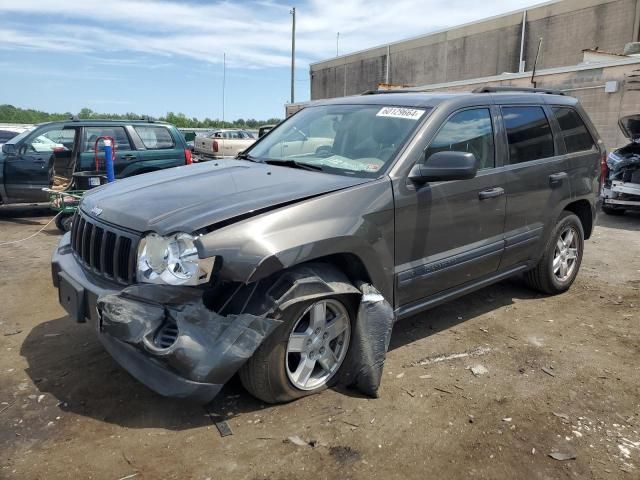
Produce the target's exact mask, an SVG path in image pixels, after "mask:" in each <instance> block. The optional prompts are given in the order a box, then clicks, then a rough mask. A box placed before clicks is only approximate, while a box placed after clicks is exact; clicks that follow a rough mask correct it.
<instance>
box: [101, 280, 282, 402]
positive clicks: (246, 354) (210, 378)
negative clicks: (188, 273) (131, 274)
mask: <svg viewBox="0 0 640 480" xmlns="http://www.w3.org/2000/svg"><path fill="white" fill-rule="evenodd" d="M202 293H203V291H202V290H199V289H196V288H192V287H171V286H158V285H133V286H131V287H128V288H126V289H124V290H122V291H121V292H119V293H117V294H111V295H104V296H101V297H99V298H98V311H99V312H100V322H99V335H100V337H102V338H104V337H111V339H113V340H115V341H116V342H118V343H120V344H125V345H127V346H130V347H132V348H134V350H136V352H137V353H138V354H140V355H142V357H143V358H144V360H146V362H144V361H142V364H145V363H146V367H145V366H143V365H141V361H138V362H135V363H134V364H130V363H129V362H127V361H123V360H122V359H120V358H118V356H117V355H124V356H125V357H131V355H129V354H130V353H131V352H130V350H128V349H126V348H118V349H115V348H114V347H113V345H114V343H113V342H111V343H110V344H111V346H112V348H114V349H115V350H117V351H116V352H115V353H116V354H115V355H114V356H115V357H116V360H118V362H119V363H120V364H121V365H122V366H123V367H124V368H125V369H126V370H128V371H129V372H130V373H131V374H132V375H134V376H135V377H136V378H137V379H138V380H140V381H141V382H142V383H144V384H145V385H147V386H148V387H150V388H151V389H152V390H155V391H156V392H158V393H160V394H162V395H168V396H182V395H181V393H180V392H178V391H174V389H172V388H162V389H161V388H159V381H158V376H159V373H158V368H160V369H161V370H162V371H163V374H166V375H173V377H177V378H178V381H179V382H180V381H181V382H182V383H184V382H185V381H186V382H187V383H189V382H191V383H194V382H195V383H197V384H215V385H223V384H224V383H226V382H227V381H228V380H229V379H230V378H231V377H232V376H233V375H234V374H235V373H236V371H237V370H238V369H239V368H240V367H241V366H242V365H243V364H244V362H246V361H247V360H248V359H249V358H250V357H251V356H252V355H253V352H254V351H255V350H256V348H258V346H259V345H260V344H261V343H262V341H263V340H264V339H265V338H266V337H267V336H268V335H269V334H270V333H271V332H273V330H275V329H276V328H277V327H278V325H280V324H281V323H282V322H281V321H280V320H276V319H273V318H268V317H267V316H266V315H264V316H256V315H251V314H246V313H245V314H239V315H220V314H218V313H216V312H214V311H212V310H209V309H208V308H207V307H206V306H205V305H204V303H203V299H202ZM167 324H173V325H175V327H176V332H177V333H176V338H175V340H174V341H173V342H172V343H171V344H170V345H169V346H167V347H164V348H163V347H161V346H159V345H158V343H157V337H156V335H157V334H158V332H159V331H160V329H161V328H162V327H163V326H164V325H167ZM103 343H104V342H103ZM107 343H109V342H107ZM118 343H116V344H115V345H117V344H118ZM140 355H138V356H137V357H136V358H138V360H140V358H139V357H140ZM156 367H158V368H156ZM166 375H165V376H166ZM173 383H175V382H173ZM174 387H175V386H174ZM183 390H184V389H183ZM187 390H188V389H187ZM218 390H219V389H218ZM215 393H217V391H216V392H215ZM215 393H214V395H215ZM211 398H213V396H212V397H211Z"/></svg>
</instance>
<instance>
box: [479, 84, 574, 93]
mask: <svg viewBox="0 0 640 480" xmlns="http://www.w3.org/2000/svg"><path fill="white" fill-rule="evenodd" d="M500 92H523V93H546V94H548V95H564V94H565V93H564V92H563V91H562V90H553V89H551V88H531V87H490V86H485V87H478V88H476V89H475V90H472V93H500Z"/></svg>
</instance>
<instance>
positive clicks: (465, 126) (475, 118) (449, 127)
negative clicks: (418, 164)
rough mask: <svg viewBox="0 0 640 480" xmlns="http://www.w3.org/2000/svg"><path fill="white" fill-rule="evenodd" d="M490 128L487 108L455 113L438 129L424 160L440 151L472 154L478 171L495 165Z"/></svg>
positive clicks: (491, 127)
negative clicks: (476, 162)
mask: <svg viewBox="0 0 640 480" xmlns="http://www.w3.org/2000/svg"><path fill="white" fill-rule="evenodd" d="M494 150H495V149H494V144H493V126H492V123H491V111H490V110H489V109H488V108H477V109H473V110H464V111H462V112H459V113H456V114H455V115H453V117H451V118H450V119H449V120H447V122H446V123H445V124H444V125H443V127H442V128H441V129H440V131H439V132H438V134H437V135H436V137H435V138H434V139H433V141H432V142H431V144H430V145H429V148H427V150H426V154H425V158H426V159H427V161H428V159H429V157H430V156H431V155H433V154H434V153H436V152H442V151H455V152H469V153H473V154H474V155H475V156H476V158H477V159H478V162H479V164H480V166H479V168H480V169H483V168H492V167H494V166H495V154H494Z"/></svg>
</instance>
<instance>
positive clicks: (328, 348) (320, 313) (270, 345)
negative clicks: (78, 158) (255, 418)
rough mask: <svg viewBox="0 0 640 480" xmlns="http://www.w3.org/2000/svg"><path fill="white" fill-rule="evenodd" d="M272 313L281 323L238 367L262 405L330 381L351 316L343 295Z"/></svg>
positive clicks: (344, 345)
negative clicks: (275, 314)
mask: <svg viewBox="0 0 640 480" xmlns="http://www.w3.org/2000/svg"><path fill="white" fill-rule="evenodd" d="M278 316H279V317H280V319H281V320H283V324H282V325H281V326H280V327H279V328H278V329H277V330H276V331H275V332H274V333H273V334H272V335H271V336H269V337H268V338H267V339H266V340H265V342H264V343H263V344H262V345H260V347H259V348H258V349H257V350H256V351H255V353H254V354H253V357H251V358H250V359H249V360H248V361H247V363H245V364H244V365H243V367H242V368H241V369H240V380H241V382H242V384H243V385H244V387H245V388H246V389H247V390H248V391H249V393H251V394H252V395H253V396H254V397H257V398H259V399H260V400H262V401H264V402H267V403H284V402H289V401H292V400H295V399H297V398H300V397H304V396H307V395H311V394H314V393H319V392H321V391H323V390H325V389H326V388H327V387H330V386H332V385H333V384H335V382H336V381H337V379H338V372H339V370H340V368H341V367H342V365H343V364H344V360H345V358H346V357H347V353H348V349H349V345H350V340H351V328H352V324H353V318H354V316H353V313H352V312H351V310H350V309H349V306H348V304H347V303H345V302H344V299H341V298H340V296H327V297H324V298H320V299H314V300H312V301H307V302H300V303H297V304H294V305H292V306H291V307H289V308H287V309H286V310H284V311H283V312H280V315H278Z"/></svg>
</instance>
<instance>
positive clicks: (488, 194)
mask: <svg viewBox="0 0 640 480" xmlns="http://www.w3.org/2000/svg"><path fill="white" fill-rule="evenodd" d="M502 195H504V188H502V187H495V188H490V189H489V190H483V191H481V192H480V193H478V198H480V200H486V199H488V198H496V197H500V196H502Z"/></svg>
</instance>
